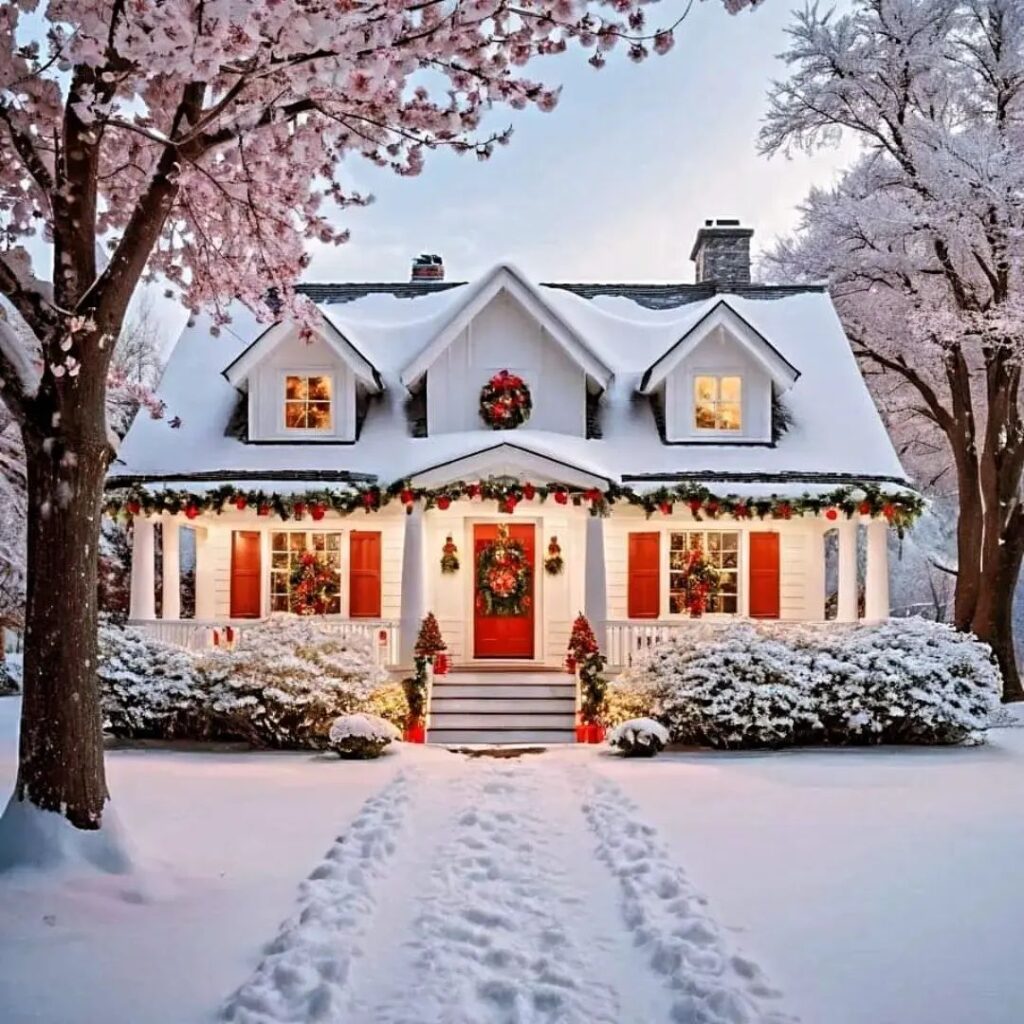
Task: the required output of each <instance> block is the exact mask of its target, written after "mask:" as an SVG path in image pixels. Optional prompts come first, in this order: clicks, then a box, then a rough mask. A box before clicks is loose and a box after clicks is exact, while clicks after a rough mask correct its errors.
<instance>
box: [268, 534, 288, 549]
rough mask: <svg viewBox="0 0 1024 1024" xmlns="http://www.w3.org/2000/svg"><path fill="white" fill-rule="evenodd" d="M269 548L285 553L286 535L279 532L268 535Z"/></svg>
mask: <svg viewBox="0 0 1024 1024" xmlns="http://www.w3.org/2000/svg"><path fill="white" fill-rule="evenodd" d="M270 546H271V547H272V548H273V549H274V550H275V551H286V550H287V549H288V534H287V533H283V532H281V531H278V532H275V533H272V534H271V535H270Z"/></svg>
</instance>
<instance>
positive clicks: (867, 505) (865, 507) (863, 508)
mask: <svg viewBox="0 0 1024 1024" xmlns="http://www.w3.org/2000/svg"><path fill="white" fill-rule="evenodd" d="M857 511H858V512H860V514H861V515H862V516H869V515H871V502H870V501H862V502H861V503H860V507H859V508H858V509H857Z"/></svg>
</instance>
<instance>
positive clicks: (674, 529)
mask: <svg viewBox="0 0 1024 1024" xmlns="http://www.w3.org/2000/svg"><path fill="white" fill-rule="evenodd" d="M713 522H714V521H713V520H712V521H704V520H701V521H699V522H698V521H696V520H695V521H694V522H692V523H688V522H684V523H676V524H667V525H666V526H665V527H664V529H663V531H662V533H663V536H664V542H663V543H662V549H663V550H662V555H661V566H662V573H663V582H662V585H661V604H662V613H661V617H662V618H664V619H667V620H669V621H672V622H678V621H680V620H682V621H689V619H690V614H689V612H674V611H672V607H671V605H672V599H671V595H672V577H671V573H672V534H674V533H701V534H704V538H705V543H707V534H708V533H709V532H711V533H735V534H736V611H734V612H705V613H704V614H703V616H701V617H702V618H704V619H711V620H712V621H726V622H735V621H736V620H739V619H745V618H747V614H746V611H745V608H746V585H745V580H744V573H743V567H744V565H745V563H746V558H747V554H746V552H747V540H746V537H747V536H748V534H749V531H747V530H743V529H735V528H727V527H725V526H724V525H720V524H717V523H716V524H715V525H711V523H713Z"/></svg>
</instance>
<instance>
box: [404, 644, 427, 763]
mask: <svg viewBox="0 0 1024 1024" xmlns="http://www.w3.org/2000/svg"><path fill="white" fill-rule="evenodd" d="M402 689H403V690H404V691H405V703H406V704H407V705H408V707H409V714H408V717H407V718H406V720H405V730H404V731H403V733H402V739H403V740H405V742H406V743H426V741H427V723H426V711H427V659H426V658H424V657H421V656H418V655H417V657H416V674H415V675H411V676H408V677H407V678H405V679H403V680H402Z"/></svg>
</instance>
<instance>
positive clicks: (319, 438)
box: [223, 314, 383, 444]
mask: <svg viewBox="0 0 1024 1024" xmlns="http://www.w3.org/2000/svg"><path fill="white" fill-rule="evenodd" d="M223 373H224V377H225V378H226V379H227V380H228V382H229V383H230V384H232V385H233V386H234V387H236V388H237V389H238V390H239V391H240V392H241V393H242V394H243V395H245V396H246V399H247V414H248V432H247V440H249V441H251V442H263V443H279V444H280V443H289V442H291V443H296V444H311V443H312V444H317V443H321V444H322V443H334V444H339V443H351V442H353V441H355V439H356V436H357V434H358V429H359V423H360V421H361V419H362V413H363V411H364V409H365V406H366V401H367V399H368V397H369V396H370V395H375V394H379V393H380V392H381V391H382V390H383V384H382V382H381V378H380V374H379V373H378V372H377V370H376V369H375V368H374V366H373V365H372V364H371V363H370V362H369V361H368V360H367V359H366V358H365V357H364V356H363V355H362V353H361V352H360V351H359V350H358V349H357V348H356V347H355V345H353V344H352V342H351V341H350V340H349V338H348V337H346V335H345V334H343V333H342V332H341V331H340V330H339V329H338V328H337V327H336V326H335V325H334V324H333V323H331V321H330V320H328V319H327V318H326V317H325V316H323V315H322V314H321V317H320V326H319V327H318V328H317V329H316V330H314V331H313V332H312V334H311V335H309V336H308V337H307V336H305V335H304V333H303V331H302V330H301V328H300V327H299V325H298V324H295V323H293V322H291V321H282V322H280V323H276V324H274V325H272V326H271V327H269V328H267V330H266V331H264V332H263V334H261V335H260V336H259V337H258V338H257V339H256V340H255V341H254V342H253V343H252V344H251V345H250V346H249V347H248V348H247V349H246V350H245V351H244V352H243V353H242V354H241V355H240V356H238V358H237V359H235V361H234V362H233V363H231V365H230V366H228V367H227V368H226V369H225V370H224V371H223Z"/></svg>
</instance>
